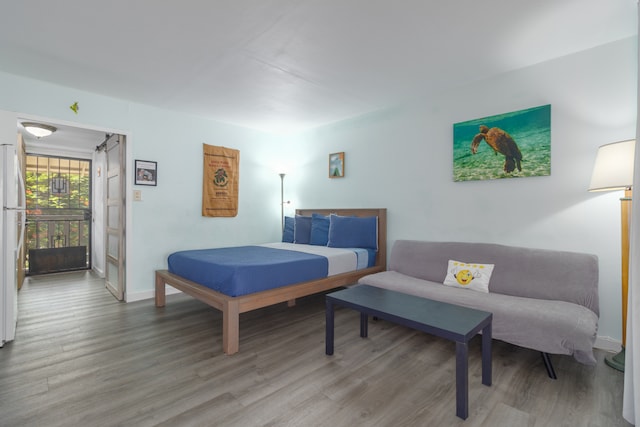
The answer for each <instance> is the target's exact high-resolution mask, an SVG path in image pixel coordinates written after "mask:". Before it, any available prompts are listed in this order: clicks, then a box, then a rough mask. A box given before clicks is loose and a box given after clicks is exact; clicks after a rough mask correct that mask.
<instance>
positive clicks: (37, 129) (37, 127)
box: [22, 122, 58, 138]
mask: <svg viewBox="0 0 640 427" xmlns="http://www.w3.org/2000/svg"><path fill="white" fill-rule="evenodd" d="M22 126H24V128H25V130H26V131H27V132H29V133H30V134H31V135H33V136H35V137H36V138H44V137H45V136H49V135H51V134H52V133H54V132H55V131H57V130H58V129H57V128H56V127H54V126H51V125H45V124H42V123H33V122H23V123H22Z"/></svg>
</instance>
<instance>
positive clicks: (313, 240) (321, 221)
mask: <svg viewBox="0 0 640 427" xmlns="http://www.w3.org/2000/svg"><path fill="white" fill-rule="evenodd" d="M329 223H330V221H329V217H328V216H324V215H320V214H316V213H314V214H312V215H311V237H310V240H309V243H310V244H312V245H318V246H327V242H328V241H329Z"/></svg>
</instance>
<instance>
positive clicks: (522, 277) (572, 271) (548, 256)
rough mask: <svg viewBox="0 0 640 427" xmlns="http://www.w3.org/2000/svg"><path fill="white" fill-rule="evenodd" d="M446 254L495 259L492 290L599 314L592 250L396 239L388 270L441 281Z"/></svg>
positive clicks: (484, 260)
mask: <svg viewBox="0 0 640 427" xmlns="http://www.w3.org/2000/svg"><path fill="white" fill-rule="evenodd" d="M450 259H458V260H470V261H474V262H478V263H482V264H495V268H494V270H493V274H492V275H491V293H499V294H505V295H513V296H519V297H529V298H536V299H545V300H560V301H565V302H571V303H574V304H579V305H582V306H584V307H587V308H588V309H590V310H591V311H593V312H594V313H595V314H596V315H598V314H599V305H598V258H597V257H596V256H595V255H591V254H583V253H577V252H566V251H555V250H547V249H532V248H522V247H516V246H505V245H497V244H491V243H466V242H464V243H463V242H429V241H417V240H396V242H395V243H394V245H393V247H392V250H391V255H390V257H389V270H394V271H397V272H399V273H403V274H406V275H408V276H413V277H417V278H419V279H425V280H429V281H432V282H439V283H442V282H443V281H444V278H445V276H446V275H447V262H448V260H450ZM474 294H475V293H474Z"/></svg>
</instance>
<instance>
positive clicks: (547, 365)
mask: <svg viewBox="0 0 640 427" xmlns="http://www.w3.org/2000/svg"><path fill="white" fill-rule="evenodd" d="M540 354H541V355H542V360H543V361H544V367H545V368H547V374H548V375H549V378H551V379H552V380H557V379H558V377H557V376H556V371H554V370H553V365H552V364H551V357H550V356H549V353H544V352H540Z"/></svg>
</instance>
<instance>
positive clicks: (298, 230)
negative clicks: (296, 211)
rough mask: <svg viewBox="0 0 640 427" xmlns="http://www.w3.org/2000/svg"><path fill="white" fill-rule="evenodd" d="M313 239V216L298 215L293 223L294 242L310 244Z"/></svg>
mask: <svg viewBox="0 0 640 427" xmlns="http://www.w3.org/2000/svg"><path fill="white" fill-rule="evenodd" d="M310 239H311V217H310V216H302V215H296V217H295V221H294V224H293V243H300V244H304V245H308V244H309V240H310Z"/></svg>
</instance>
